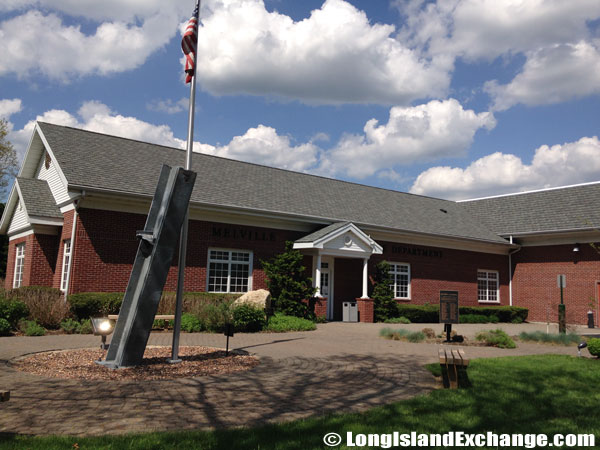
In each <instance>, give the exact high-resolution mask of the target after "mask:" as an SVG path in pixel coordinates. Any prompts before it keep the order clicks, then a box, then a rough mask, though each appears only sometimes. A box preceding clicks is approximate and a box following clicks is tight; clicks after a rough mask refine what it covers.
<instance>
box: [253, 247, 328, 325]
mask: <svg viewBox="0 0 600 450" xmlns="http://www.w3.org/2000/svg"><path fill="white" fill-rule="evenodd" d="M293 247H294V243H293V242H291V241H287V242H286V243H285V251H284V252H283V253H281V254H279V255H277V256H275V257H274V258H273V259H271V260H269V261H263V260H261V261H260V262H261V264H262V267H263V270H264V271H265V275H266V276H267V286H268V288H269V292H270V293H271V298H272V303H273V308H274V309H275V311H278V312H281V313H282V314H286V315H289V316H295V317H304V318H310V319H312V318H314V315H315V311H314V304H315V302H314V299H313V296H314V295H315V292H316V288H313V287H312V279H311V278H310V277H309V276H308V274H307V272H306V267H304V266H303V265H302V261H303V259H304V256H303V255H302V253H300V252H299V251H298V250H294V248H293Z"/></svg>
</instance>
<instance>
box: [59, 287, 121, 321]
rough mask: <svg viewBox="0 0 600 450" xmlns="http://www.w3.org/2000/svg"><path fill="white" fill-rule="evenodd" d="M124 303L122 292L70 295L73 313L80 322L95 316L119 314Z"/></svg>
mask: <svg viewBox="0 0 600 450" xmlns="http://www.w3.org/2000/svg"><path fill="white" fill-rule="evenodd" d="M121 303H123V293H121V292H84V293H82V294H71V295H69V304H70V305H71V312H72V313H73V315H74V316H75V317H76V318H77V319H78V320H83V319H89V318H90V317H94V316H99V315H102V316H105V315H107V314H118V313H119V310H120V309H121Z"/></svg>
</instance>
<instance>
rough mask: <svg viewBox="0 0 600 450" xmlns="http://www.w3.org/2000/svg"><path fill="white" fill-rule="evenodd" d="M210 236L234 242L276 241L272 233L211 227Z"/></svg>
mask: <svg viewBox="0 0 600 450" xmlns="http://www.w3.org/2000/svg"><path fill="white" fill-rule="evenodd" d="M212 235H213V237H217V238H223V239H233V240H236V241H269V242H275V241H276V236H275V233H274V232H272V231H271V232H269V231H257V230H247V229H244V228H227V227H213V229H212Z"/></svg>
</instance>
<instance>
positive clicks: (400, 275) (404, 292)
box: [388, 262, 410, 300]
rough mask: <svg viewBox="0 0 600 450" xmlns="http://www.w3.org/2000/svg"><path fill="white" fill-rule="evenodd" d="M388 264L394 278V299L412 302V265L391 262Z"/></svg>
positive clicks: (392, 285) (392, 286)
mask: <svg viewBox="0 0 600 450" xmlns="http://www.w3.org/2000/svg"><path fill="white" fill-rule="evenodd" d="M388 264H389V266H390V276H391V278H392V284H391V285H390V287H391V288H392V291H393V292H394V298H401V299H404V300H410V264H403V263H391V262H388Z"/></svg>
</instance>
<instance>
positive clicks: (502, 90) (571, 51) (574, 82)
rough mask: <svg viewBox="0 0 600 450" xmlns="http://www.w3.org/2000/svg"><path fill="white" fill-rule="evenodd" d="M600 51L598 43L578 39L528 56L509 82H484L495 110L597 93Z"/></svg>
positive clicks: (547, 102) (599, 91)
mask: <svg viewBox="0 0 600 450" xmlns="http://www.w3.org/2000/svg"><path fill="white" fill-rule="evenodd" d="M598 74H600V51H599V49H598V46H595V45H594V44H592V43H589V42H584V41H581V42H579V43H577V44H563V45H555V46H553V47H550V48H544V49H542V50H538V51H536V52H532V53H531V54H530V55H528V59H527V61H526V63H525V65H524V67H523V70H522V71H521V73H519V74H518V75H517V76H516V77H515V78H514V79H513V80H512V81H511V82H510V83H508V84H506V85H499V84H498V83H497V82H496V81H491V82H488V83H486V85H485V90H486V91H487V92H488V93H489V94H490V95H491V96H492V98H493V100H494V109H496V110H504V109H508V108H510V107H511V106H513V105H515V104H517V103H524V104H526V105H543V104H550V103H559V102H563V101H566V100H569V99H571V98H577V97H583V96H586V95H593V94H599V93H600V76H599V75H598Z"/></svg>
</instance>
